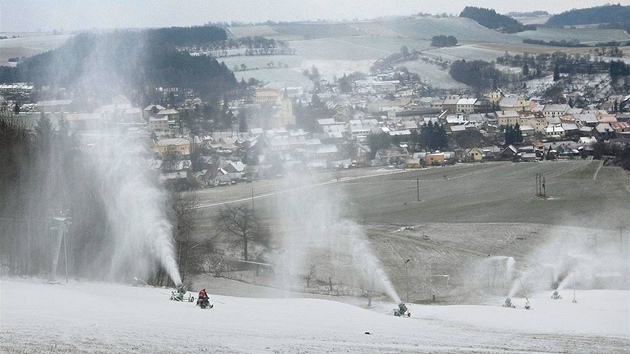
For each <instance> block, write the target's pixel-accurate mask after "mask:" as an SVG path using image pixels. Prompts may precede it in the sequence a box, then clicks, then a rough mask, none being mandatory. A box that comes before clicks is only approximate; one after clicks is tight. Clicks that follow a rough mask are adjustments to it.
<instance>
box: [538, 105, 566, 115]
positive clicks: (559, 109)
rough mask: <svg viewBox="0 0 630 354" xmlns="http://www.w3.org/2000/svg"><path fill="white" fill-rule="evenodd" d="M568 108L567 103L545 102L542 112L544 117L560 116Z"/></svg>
mask: <svg viewBox="0 0 630 354" xmlns="http://www.w3.org/2000/svg"><path fill="white" fill-rule="evenodd" d="M568 110H569V105H568V104H547V105H545V107H544V108H543V110H542V112H543V114H544V115H545V118H550V117H561V116H563V115H564V114H565V113H566V112H567V111H568Z"/></svg>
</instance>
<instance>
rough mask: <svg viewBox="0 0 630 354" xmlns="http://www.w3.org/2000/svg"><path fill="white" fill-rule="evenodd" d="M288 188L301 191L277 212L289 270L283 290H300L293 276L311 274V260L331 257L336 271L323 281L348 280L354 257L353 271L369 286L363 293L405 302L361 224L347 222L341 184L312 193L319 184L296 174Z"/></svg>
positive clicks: (280, 203)
mask: <svg viewBox="0 0 630 354" xmlns="http://www.w3.org/2000/svg"><path fill="white" fill-rule="evenodd" d="M284 183H285V188H287V189H292V190H297V191H296V192H294V193H283V194H281V195H280V196H279V200H278V202H277V208H276V209H277V210H276V212H277V214H278V219H279V220H280V228H281V233H282V240H283V241H282V253H281V260H280V263H282V264H283V265H284V266H283V268H284V269H285V272H284V274H285V276H284V277H283V279H282V284H283V286H284V287H286V286H287V285H289V286H295V285H296V284H292V283H293V282H294V281H295V276H294V275H295V273H300V272H302V273H304V272H308V271H309V270H308V267H309V258H311V257H318V256H319V255H321V254H325V255H327V256H329V257H331V258H330V267H331V269H328V270H327V271H328V272H329V273H327V274H326V275H324V276H334V277H337V278H338V279H339V278H342V277H344V276H348V274H347V273H348V270H346V269H343V267H344V265H345V263H347V261H346V260H347V258H350V260H349V262H351V263H352V267H353V268H354V271H355V272H358V273H359V274H360V275H361V277H362V279H363V281H365V283H363V287H364V289H366V290H368V291H370V290H374V291H381V292H384V293H386V294H387V295H388V296H389V297H390V298H391V299H392V300H393V301H395V302H396V303H400V302H401V301H400V297H399V296H398V295H397V293H396V291H395V289H394V287H393V285H392V283H391V282H390V280H389V278H388V276H387V274H385V272H384V270H383V267H382V265H381V263H380V261H379V260H378V258H377V257H376V256H375V255H374V253H373V252H372V249H371V247H370V243H369V240H368V238H367V236H366V235H365V233H364V232H363V230H362V229H361V227H360V226H359V225H358V224H357V223H355V222H353V221H351V220H350V219H349V217H344V215H343V210H342V209H341V206H342V205H344V204H346V203H344V197H343V193H342V191H341V188H340V185H338V184H333V185H326V186H318V187H311V188H309V187H308V186H309V185H312V184H314V183H313V181H312V180H311V179H309V178H308V177H305V176H295V175H294V176H291V177H289V178H287V179H286V180H285V181H284ZM321 263H322V262H318V264H321ZM319 272H323V270H321V269H320V270H319ZM322 275H323V274H322Z"/></svg>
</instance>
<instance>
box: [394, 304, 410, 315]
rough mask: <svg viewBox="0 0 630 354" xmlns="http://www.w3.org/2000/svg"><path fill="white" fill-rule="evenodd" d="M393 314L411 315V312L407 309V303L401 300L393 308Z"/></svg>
mask: <svg viewBox="0 0 630 354" xmlns="http://www.w3.org/2000/svg"><path fill="white" fill-rule="evenodd" d="M394 316H396V317H411V312H409V309H407V305H405V304H403V303H402V302H401V303H400V304H398V308H397V309H394Z"/></svg>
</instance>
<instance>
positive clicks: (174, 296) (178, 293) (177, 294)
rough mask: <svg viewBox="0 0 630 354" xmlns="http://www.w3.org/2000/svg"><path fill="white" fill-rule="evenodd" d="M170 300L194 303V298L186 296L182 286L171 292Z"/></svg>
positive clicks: (184, 288)
mask: <svg viewBox="0 0 630 354" xmlns="http://www.w3.org/2000/svg"><path fill="white" fill-rule="evenodd" d="M171 300H173V301H180V302H181V301H188V302H193V301H195V297H194V296H192V295H187V294H186V287H185V286H184V284H181V285H180V286H178V287H177V288H176V289H175V290H173V291H171Z"/></svg>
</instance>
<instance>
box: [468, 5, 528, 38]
mask: <svg viewBox="0 0 630 354" xmlns="http://www.w3.org/2000/svg"><path fill="white" fill-rule="evenodd" d="M459 17H466V18H469V19H471V20H474V21H477V23H479V24H480V25H482V26H484V27H486V28H490V29H494V30H498V31H500V32H503V33H517V32H523V31H529V30H535V29H536V27H535V26H531V25H528V26H525V25H523V24H522V23H520V22H518V21H517V20H515V19H513V18H511V17H509V16H505V15H501V14H498V13H497V12H496V11H494V10H492V9H484V8H480V7H474V6H466V7H465V8H464V10H463V11H462V13H461V14H459Z"/></svg>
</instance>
